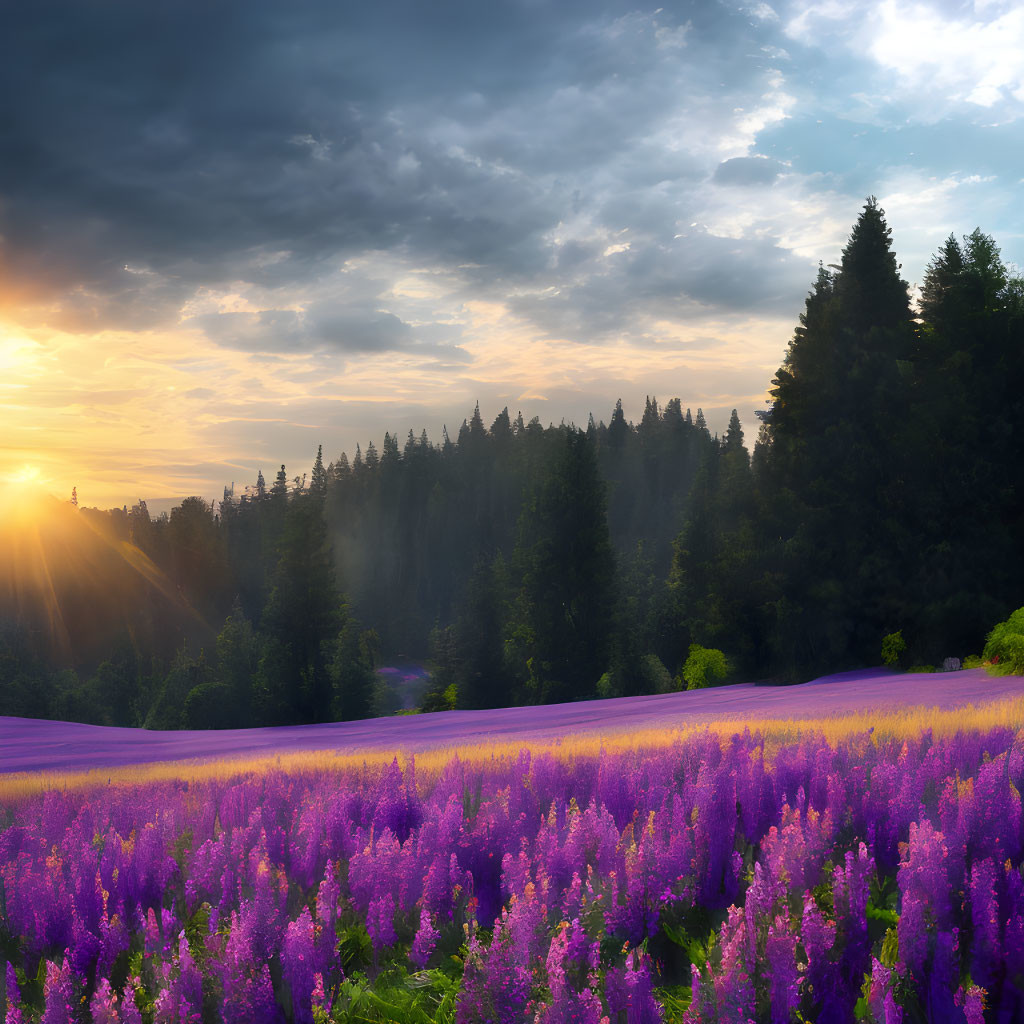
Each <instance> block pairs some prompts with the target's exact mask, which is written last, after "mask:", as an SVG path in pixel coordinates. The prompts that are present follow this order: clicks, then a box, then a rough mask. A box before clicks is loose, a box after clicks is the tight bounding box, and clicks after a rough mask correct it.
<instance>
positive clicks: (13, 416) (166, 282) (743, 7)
mask: <svg viewBox="0 0 1024 1024" xmlns="http://www.w3.org/2000/svg"><path fill="white" fill-rule="evenodd" d="M912 29H913V31H911V30H912ZM918 29H919V31H918ZM906 38H911V39H913V40H915V45H913V46H905V45H904V40H905V39H906ZM961 40H962V41H963V42H962V45H961ZM919 41H923V42H924V43H927V45H916V42H919ZM957 47H960V48H959V49H957ZM1022 47H1024V40H1022V38H1021V33H1020V12H1019V5H1014V4H1011V3H1001V2H998V0H995V2H989V3H984V4H983V3H980V2H977V3H975V4H974V6H973V7H959V8H955V9H954V8H952V7H939V6H937V5H936V4H925V3H920V2H914V0H871V2H865V3H858V4H852V5H851V4H846V3H831V2H815V3H811V2H808V0H792V2H784V0H779V2H777V3H772V4H771V6H769V5H768V4H764V3H760V2H757V0H725V2H721V3H714V4H710V3H709V4H694V5H690V6H689V7H687V9H686V11H685V12H684V13H681V12H680V10H679V9H678V8H664V9H662V8H657V9H656V8H655V7H654V6H653V5H652V6H651V7H646V8H645V7H643V6H641V7H639V8H638V7H637V6H636V5H635V4H632V3H626V2H625V0H562V2H559V3H549V2H544V0H514V2H511V3H505V4H480V3H477V2H473V3H471V2H469V0H442V2H440V3H437V4H432V5H424V4H422V3H419V2H414V0H391V2H389V3H388V4H386V5H353V4H336V3H333V2H330V0H309V2H308V3H303V4H301V5H285V6H282V5H281V4H279V3H277V2H276V0H250V2H249V3H247V4H246V5H245V7H244V9H243V8H241V7H238V6H237V5H225V4H216V5H212V6H211V5H209V4H207V3H203V2H201V0H177V2H176V3H174V4H169V5H156V6H154V5H152V4H138V3H135V2H134V0H105V2H104V3H103V4H100V5H95V4H94V5H91V6H88V7H86V6H83V5H82V4H80V3H77V2H75V0H54V3H51V4H47V5H44V6H41V5H38V4H35V5H33V4H21V5H14V6H12V8H11V10H10V11H9V12H7V21H6V23H5V32H4V33H3V34H2V37H0V121H2V123H3V124H4V126H5V130H4V132H3V133H0V317H2V318H3V321H4V322H3V324H2V325H0V326H2V328H3V329H2V330H0V369H2V370H3V373H2V374H0V397H2V399H3V402H2V403H0V404H3V410H2V411H0V429H3V430H4V432H5V436H8V437H9V438H10V439H11V441H10V444H11V446H12V447H17V448H18V450H19V452H23V451H24V450H29V449H31V448H32V446H33V445H35V446H36V448H37V449H41V448H42V447H44V446H45V445H44V440H45V443H48V444H50V445H51V447H52V452H53V454H52V458H53V459H54V460H58V459H61V458H66V465H67V467H68V468H67V473H68V474H69V477H68V479H69V480H72V477H73V476H74V474H77V473H78V472H79V469H78V467H79V466H80V465H81V464H82V458H83V455H82V444H81V441H80V440H77V438H78V435H79V434H81V435H83V436H87V437H88V438H90V445H91V450H92V451H94V452H95V453H96V455H95V459H96V461H97V464H99V463H103V464H104V465H105V466H106V467H107V468H106V469H103V471H102V473H100V470H97V471H96V473H97V476H96V486H97V487H100V486H101V485H102V486H106V487H109V488H113V486H114V485H113V484H112V483H111V481H112V480H113V479H114V477H115V476H116V475H117V474H122V479H125V478H126V477H125V476H124V475H125V474H135V475H138V476H140V479H143V480H144V481H146V482H147V486H146V491H145V492H146V493H154V494H156V493H161V487H163V486H164V482H162V481H161V478H160V475H159V467H160V465H161V464H166V465H168V466H174V467H177V468H175V469H173V473H174V480H175V481H176V482H175V484H174V486H175V487H177V486H179V484H181V486H184V484H183V483H181V481H182V480H183V479H185V478H187V477H188V474H187V472H186V471H185V470H184V469H182V468H181V467H183V466H186V465H187V463H188V459H189V458H190V457H194V459H195V462H196V464H197V466H198V467H200V468H197V469H196V473H195V474H194V477H195V478H196V480H198V479H199V478H202V479H204V480H206V481H207V483H208V484H210V485H212V486H206V485H205V484H204V487H205V489H204V490H202V493H216V491H217V487H216V478H212V479H210V478H208V477H209V475H210V474H219V473H220V472H221V469H218V468H217V467H221V468H222V469H223V471H224V472H227V471H228V469H227V467H231V466H235V465H242V466H249V465H252V464H255V462H256V461H260V462H261V464H263V465H264V466H269V465H272V464H273V463H275V461H276V462H277V463H278V464H279V462H280V461H281V460H284V461H287V462H288V463H289V464H291V463H293V462H295V463H296V464H302V465H307V464H308V463H309V462H310V461H311V457H312V453H313V452H315V447H314V448H313V449H312V450H311V449H310V444H311V438H312V436H313V435H317V434H319V433H323V434H324V438H323V439H324V441H325V442H327V441H330V446H332V447H334V448H340V447H343V446H344V447H346V448H347V449H348V450H350V451H351V449H352V447H353V445H354V441H355V439H357V438H361V439H362V441H363V443H364V444H365V442H366V441H367V440H368V439H369V437H370V436H373V437H375V438H376V439H377V440H378V441H379V438H380V436H381V434H382V433H383V430H384V429H391V430H398V431H399V433H400V435H402V436H404V432H405V430H407V429H408V427H409V426H412V427H414V428H415V429H416V430H417V432H418V430H419V427H420V426H421V425H426V426H427V427H428V429H430V431H431V434H432V436H438V434H439V429H440V425H441V424H442V423H443V422H446V421H447V422H448V423H449V426H452V427H454V426H455V425H457V423H459V422H461V419H462V416H463V415H465V414H466V412H467V411H469V410H471V409H472V406H473V402H474V401H475V399H476V398H480V399H481V400H482V401H483V402H484V403H485V405H488V406H489V408H491V409H492V410H493V412H494V413H496V412H497V410H498V409H500V408H501V406H502V405H504V404H506V403H508V404H510V408H511V407H514V406H515V405H516V403H517V402H518V401H522V402H523V403H524V405H529V406H530V408H531V409H532V410H534V411H536V412H537V413H538V414H542V418H545V421H546V420H547V419H554V420H555V421H558V420H560V419H561V418H562V417H563V416H565V417H566V418H576V419H577V420H578V421H579V422H585V416H586V413H587V412H588V411H590V410H591V409H593V410H595V411H596V412H597V413H600V411H601V409H602V408H604V409H605V410H606V414H607V410H610V408H611V407H612V405H613V404H614V399H615V398H616V397H619V395H620V394H621V396H622V397H623V398H624V399H625V400H626V401H627V404H628V403H629V401H630V394H631V393H632V392H633V391H635V392H636V393H637V394H639V395H640V397H641V398H642V396H643V394H644V393H645V392H653V391H658V392H659V393H661V392H664V395H665V396H666V397H668V396H671V394H679V395H680V397H682V398H683V400H684V402H688V403H690V404H693V405H697V404H704V405H705V407H706V408H707V407H714V408H719V407H721V408H723V409H726V410H728V408H731V405H734V404H739V405H741V407H742V408H752V407H755V406H757V405H759V404H760V402H761V398H762V397H763V396H760V395H758V393H757V392H758V390H759V386H758V384H757V381H758V380H761V381H763V386H767V382H768V381H769V380H770V379H771V374H772V371H773V370H774V368H775V367H776V366H777V365H778V363H779V360H780V359H781V357H782V353H783V351H784V347H785V343H786V340H787V338H788V337H789V335H790V333H791V331H792V325H793V323H794V321H795V317H796V315H797V313H798V312H799V310H800V308H801V306H802V302H803V298H804V295H805V294H806V292H807V289H808V288H809V286H810V284H811V281H812V280H813V276H814V266H815V264H816V263H817V261H818V260H819V259H824V260H825V262H830V261H833V260H834V259H835V258H836V257H837V255H838V252H839V250H840V249H841V247H842V244H843V242H844V241H845V238H846V235H847V233H848V232H849V229H850V226H851V224H852V223H853V222H854V220H855V218H856V216H857V213H858V210H859V209H860V206H861V204H862V202H863V199H864V197H865V196H866V195H868V194H869V193H874V194H877V195H879V196H880V197H882V199H883V202H884V203H885V204H886V206H887V212H888V214H889V217H890V220H891V222H892V223H893V225H894V235H895V237H896V246H897V252H898V255H899V257H900V258H901V259H902V260H904V262H905V265H906V266H907V269H906V270H905V271H904V275H905V276H906V277H908V278H909V279H911V280H914V279H915V278H917V279H919V278H920V273H921V270H920V268H922V267H923V265H924V262H925V261H926V260H927V256H928V253H929V247H930V246H932V244H933V238H932V236H933V235H934V234H935V232H937V231H939V230H940V228H941V233H942V234H943V235H944V234H948V232H949V231H950V230H954V231H969V230H970V229H971V228H972V227H973V226H974V224H975V223H981V224H982V226H983V228H986V229H988V230H993V231H997V232H998V233H999V234H1001V235H1002V236H1003V237H1001V238H1000V239H999V240H1000V241H1002V242H1003V243H1004V245H1006V248H1005V250H1004V252H1005V255H1006V256H1007V258H1009V259H1015V260H1016V261H1017V262H1019V263H1020V262H1024V252H1022V251H1021V250H1020V248H1019V247H1020V239H1021V238H1022V237H1024V222H1022V214H1021V212H1020V208H1019V203H1017V202H1016V192H1017V188H1018V186H1017V181H1018V179H1019V177H1020V171H1019V166H1018V165H1019V128H1018V127H1017V126H1016V125H1017V123H1019V122H1017V123H1015V122H1014V121H1013V118H1015V117H1018V116H1019V99H1020V97H1019V96H1018V95H1017V94H1018V92H1019V89H1020V75H1021V71H1020V67H1019V61H1016V58H1015V54H1016V53H1018V52H1019V51H1020V50H1021V48H1022ZM954 58H955V59H954ZM975 176H977V177H978V178H980V179H983V180H977V181H975V180H973V179H974V177H975ZM924 199H927V200H928V201H927V203H925V202H924V201H923V200H924ZM904 210H905V211H907V212H906V213H904V212H902V211H904ZM10 339H15V340H14V341H11V340H10ZM524 396H534V397H524ZM536 396H544V398H543V399H541V398H539V397H536ZM560 403H561V407H560ZM744 403H746V405H744ZM742 408H741V411H742ZM640 410H641V411H642V405H641V406H640ZM527 412H529V410H528V409H526V408H524V413H527ZM530 414H531V415H532V412H531V413H530ZM637 415H639V413H637ZM726 415H727V412H726ZM723 425H724V421H723ZM46 439H48V440H46ZM126 449H127V450H126ZM62 453H64V454H62ZM190 453H191V454H190ZM19 457H21V456H19ZM22 461H24V459H22ZM147 467H148V468H147ZM168 472H171V470H169V471H168ZM49 475H50V476H52V475H53V474H52V473H49ZM131 479H132V480H134V479H135V476H132V478H131ZM104 481H105V482H104ZM72 482H73V481H72ZM80 482H83V483H85V484H86V485H87V488H88V486H89V481H86V480H85V479H84V477H83V478H82V479H81V481H80ZM167 486H170V485H169V484H168V485H167ZM189 486H190V488H192V489H195V488H197V487H198V486H199V484H198V483H192V484H189ZM136 490H137V487H136V485H135V484H134V483H132V485H131V487H130V489H129V491H128V493H127V494H126V497H130V496H131V493H132V492H134V491H136ZM118 504H120V501H118Z"/></svg>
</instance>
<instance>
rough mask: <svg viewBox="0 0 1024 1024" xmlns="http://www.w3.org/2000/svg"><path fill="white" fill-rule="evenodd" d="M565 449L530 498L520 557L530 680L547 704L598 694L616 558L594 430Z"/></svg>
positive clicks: (568, 441)
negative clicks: (590, 437)
mask: <svg viewBox="0 0 1024 1024" xmlns="http://www.w3.org/2000/svg"><path fill="white" fill-rule="evenodd" d="M561 448H562V450H561V452H560V453H559V455H558V456H557V458H556V460H555V461H554V462H553V463H552V465H551V468H550V469H549V470H548V472H547V474H546V475H545V476H544V477H543V478H542V479H541V480H540V482H539V483H538V485H537V486H536V488H535V489H534V491H533V493H532V494H531V495H530V497H529V498H528V499H527V501H526V504H525V506H524V508H523V512H522V515H521V517H520V524H519V544H518V546H517V552H516V560H517V562H518V563H519V564H520V566H521V571H522V595H523V604H524V608H525V610H526V615H525V618H526V624H527V625H528V627H529V630H530V634H531V642H530V643H529V644H528V645H527V648H526V650H527V655H528V660H529V663H530V667H529V672H530V682H529V686H530V687H531V688H532V687H533V686H535V685H536V686H538V687H539V693H536V694H535V695H534V697H535V699H540V700H542V701H544V702H547V701H557V700H567V699H571V698H573V697H581V696H590V695H592V694H593V693H594V692H595V687H596V685H597V680H598V679H599V678H600V677H601V675H602V673H603V672H604V671H605V669H606V668H607V657H608V652H609V636H610V629H611V625H612V610H613V609H612V599H613V592H614V590H613V587H614V559H613V555H612V545H611V539H610V537H609V534H608V524H607V520H606V518H605V488H604V483H603V481H602V480H601V478H600V475H599V473H598V470H597V459H596V457H595V452H594V449H593V445H592V444H591V443H590V442H589V441H588V440H587V436H586V434H584V433H583V432H582V431H578V430H566V431H565V433H564V437H563V438H562V442H561Z"/></svg>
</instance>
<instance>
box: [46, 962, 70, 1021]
mask: <svg viewBox="0 0 1024 1024" xmlns="http://www.w3.org/2000/svg"><path fill="white" fill-rule="evenodd" d="M43 998H44V1001H45V1009H44V1010H43V1017H42V1024H72V1022H73V1021H74V1019H75V1017H74V1014H75V1006H76V1005H77V1002H78V999H77V997H76V995H75V981H74V979H73V978H72V976H71V967H70V964H69V962H68V958H67V956H65V957H64V961H63V963H62V964H61V966H60V967H58V966H57V965H56V964H55V963H53V962H52V961H47V963H46V979H45V981H44V982H43Z"/></svg>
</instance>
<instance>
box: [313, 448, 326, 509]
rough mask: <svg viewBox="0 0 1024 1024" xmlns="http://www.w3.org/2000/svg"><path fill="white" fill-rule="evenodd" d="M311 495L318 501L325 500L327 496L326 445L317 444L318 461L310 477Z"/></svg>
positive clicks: (314, 464)
mask: <svg viewBox="0 0 1024 1024" xmlns="http://www.w3.org/2000/svg"><path fill="white" fill-rule="evenodd" d="M309 493H310V496H311V497H313V498H315V499H316V500H317V501H321V502H322V501H323V500H324V499H325V498H326V497H327V470H326V469H324V446H323V445H322V444H320V445H317V448H316V461H315V462H314V463H313V472H312V473H311V474H310V478H309Z"/></svg>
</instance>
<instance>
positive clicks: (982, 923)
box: [970, 857, 1003, 991]
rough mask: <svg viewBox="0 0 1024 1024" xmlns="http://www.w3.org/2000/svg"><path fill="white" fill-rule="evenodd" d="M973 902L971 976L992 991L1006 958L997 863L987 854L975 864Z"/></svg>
mask: <svg viewBox="0 0 1024 1024" xmlns="http://www.w3.org/2000/svg"><path fill="white" fill-rule="evenodd" d="M970 906H971V926H972V931H973V942H972V943H971V977H972V978H973V979H974V980H975V981H976V982H977V983H978V984H979V985H980V986H981V987H982V988H984V989H987V990H988V991H992V990H993V989H994V987H995V982H996V978H997V977H998V975H999V973H1000V971H999V967H1000V965H1001V964H1002V962H1003V950H1002V943H1001V941H1000V937H999V930H1000V929H999V901H998V899H997V898H996V866H995V864H994V863H993V861H992V859H991V858H989V857H986V858H985V859H984V860H982V861H976V862H975V863H974V864H973V865H972V866H971V875H970Z"/></svg>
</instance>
